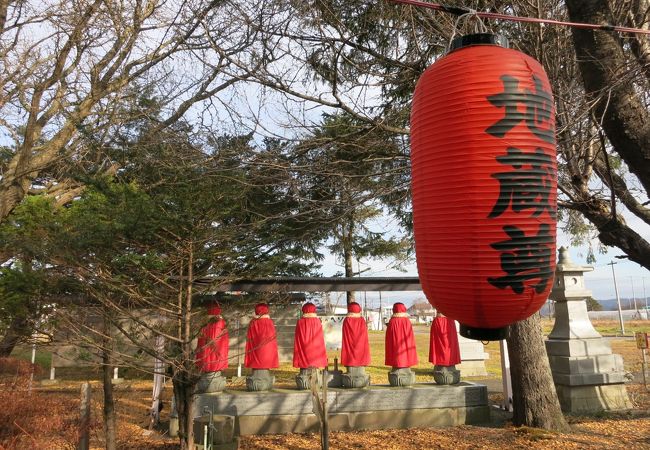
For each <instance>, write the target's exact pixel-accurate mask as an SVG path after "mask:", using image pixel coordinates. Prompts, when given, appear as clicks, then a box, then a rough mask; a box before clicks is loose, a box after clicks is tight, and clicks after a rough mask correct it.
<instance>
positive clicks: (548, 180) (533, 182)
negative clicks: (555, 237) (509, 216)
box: [488, 147, 556, 219]
mask: <svg viewBox="0 0 650 450" xmlns="http://www.w3.org/2000/svg"><path fill="white" fill-rule="evenodd" d="M496 159H497V161H499V163H501V164H503V165H504V166H510V167H511V168H512V169H511V170H508V171H505V172H498V173H495V174H492V177H493V178H496V179H497V180H498V181H499V198H498V199H497V201H496V203H495V204H494V207H493V208H492V211H491V212H490V215H489V216H488V217H489V218H490V219H492V218H494V217H498V216H500V215H501V214H503V213H504V212H505V211H506V210H507V208H508V206H511V208H512V210H513V211H515V212H521V211H524V210H526V209H530V210H532V212H533V216H539V215H540V214H542V213H543V212H544V211H548V213H549V215H550V216H551V217H552V218H555V216H556V212H555V205H552V204H551V203H550V202H549V196H550V194H551V189H552V188H553V178H554V177H555V168H554V166H553V159H552V157H551V156H550V155H547V154H546V153H544V150H543V149H541V148H539V147H538V148H537V149H535V152H534V153H529V152H523V151H522V150H520V149H518V148H515V147H508V149H507V154H506V155H502V156H497V157H496Z"/></svg>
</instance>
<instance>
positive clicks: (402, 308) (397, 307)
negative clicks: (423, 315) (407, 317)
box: [393, 303, 406, 313]
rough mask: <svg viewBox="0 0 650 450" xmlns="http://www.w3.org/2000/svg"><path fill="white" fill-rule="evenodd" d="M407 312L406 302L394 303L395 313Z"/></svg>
mask: <svg viewBox="0 0 650 450" xmlns="http://www.w3.org/2000/svg"><path fill="white" fill-rule="evenodd" d="M405 312H406V306H405V305H404V303H395V304H394V305H393V313H405Z"/></svg>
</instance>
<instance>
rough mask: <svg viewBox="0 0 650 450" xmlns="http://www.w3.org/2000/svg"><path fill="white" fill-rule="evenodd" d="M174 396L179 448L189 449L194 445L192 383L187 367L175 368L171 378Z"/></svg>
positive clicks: (182, 449)
mask: <svg viewBox="0 0 650 450" xmlns="http://www.w3.org/2000/svg"><path fill="white" fill-rule="evenodd" d="M172 384H173V386H174V397H175V398H176V411H177V412H178V437H179V438H180V444H181V450H190V449H192V448H193V446H194V428H193V426H192V425H193V422H194V415H193V414H192V402H193V398H192V395H193V393H194V383H192V382H191V380H190V377H189V368H188V367H183V368H182V369H180V370H178V369H176V373H175V374H174V378H173V379H172Z"/></svg>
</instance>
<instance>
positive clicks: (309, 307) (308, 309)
mask: <svg viewBox="0 0 650 450" xmlns="http://www.w3.org/2000/svg"><path fill="white" fill-rule="evenodd" d="M315 312H316V305H314V304H313V303H305V304H304V305H302V313H303V314H314V313H315Z"/></svg>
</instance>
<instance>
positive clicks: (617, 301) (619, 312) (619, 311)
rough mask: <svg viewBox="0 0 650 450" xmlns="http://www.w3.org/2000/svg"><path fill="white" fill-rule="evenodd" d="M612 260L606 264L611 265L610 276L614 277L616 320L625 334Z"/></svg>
mask: <svg viewBox="0 0 650 450" xmlns="http://www.w3.org/2000/svg"><path fill="white" fill-rule="evenodd" d="M614 264H617V263H615V262H614V261H612V262H610V263H609V264H607V265H608V266H612V277H613V278H614V291H615V292H616V304H617V305H618V320H619V322H620V324H621V334H622V335H625V325H624V324H623V313H622V312H621V298H620V297H619V296H618V286H617V285H616V272H614Z"/></svg>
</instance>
